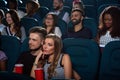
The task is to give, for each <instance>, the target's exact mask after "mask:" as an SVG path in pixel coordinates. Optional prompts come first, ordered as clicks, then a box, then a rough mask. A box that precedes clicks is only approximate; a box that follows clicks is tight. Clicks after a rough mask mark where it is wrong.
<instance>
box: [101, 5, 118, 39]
mask: <svg viewBox="0 0 120 80" xmlns="http://www.w3.org/2000/svg"><path fill="white" fill-rule="evenodd" d="M105 14H109V15H110V16H111V17H112V30H111V31H110V35H111V37H113V38H115V37H120V29H119V28H120V23H119V21H120V9H119V8H118V7H117V6H109V7H106V8H105V9H104V10H103V11H102V13H101V14H100V18H99V19H100V22H99V26H101V29H100V30H99V37H100V36H102V35H105V34H106V32H107V30H108V28H107V27H106V25H105V22H104V17H105Z"/></svg>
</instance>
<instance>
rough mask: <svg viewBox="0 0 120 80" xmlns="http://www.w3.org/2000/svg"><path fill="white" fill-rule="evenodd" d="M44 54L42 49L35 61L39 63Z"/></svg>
mask: <svg viewBox="0 0 120 80" xmlns="http://www.w3.org/2000/svg"><path fill="white" fill-rule="evenodd" d="M42 55H43V52H42V51H41V50H40V52H39V53H38V55H37V57H36V59H35V62H34V63H36V64H37V63H38V61H39V59H40V58H41V57H42Z"/></svg>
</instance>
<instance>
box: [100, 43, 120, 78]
mask: <svg viewBox="0 0 120 80" xmlns="http://www.w3.org/2000/svg"><path fill="white" fill-rule="evenodd" d="M99 80H120V41H111V42H109V43H108V44H107V45H106V46H105V47H104V49H103V53H102V57H101V64H100V73H99Z"/></svg>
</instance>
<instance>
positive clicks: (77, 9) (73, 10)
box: [71, 8, 83, 16]
mask: <svg viewBox="0 0 120 80" xmlns="http://www.w3.org/2000/svg"><path fill="white" fill-rule="evenodd" d="M75 11H78V12H80V13H81V14H82V16H83V11H82V10H80V9H79V8H75V9H72V11H71V13H73V12H75Z"/></svg>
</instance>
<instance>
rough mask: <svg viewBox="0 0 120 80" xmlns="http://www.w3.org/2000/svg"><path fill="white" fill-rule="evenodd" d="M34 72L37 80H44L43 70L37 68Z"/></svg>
mask: <svg viewBox="0 0 120 80" xmlns="http://www.w3.org/2000/svg"><path fill="white" fill-rule="evenodd" d="M34 71H35V79H36V80H44V74H43V68H36V69H35V70H34Z"/></svg>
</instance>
